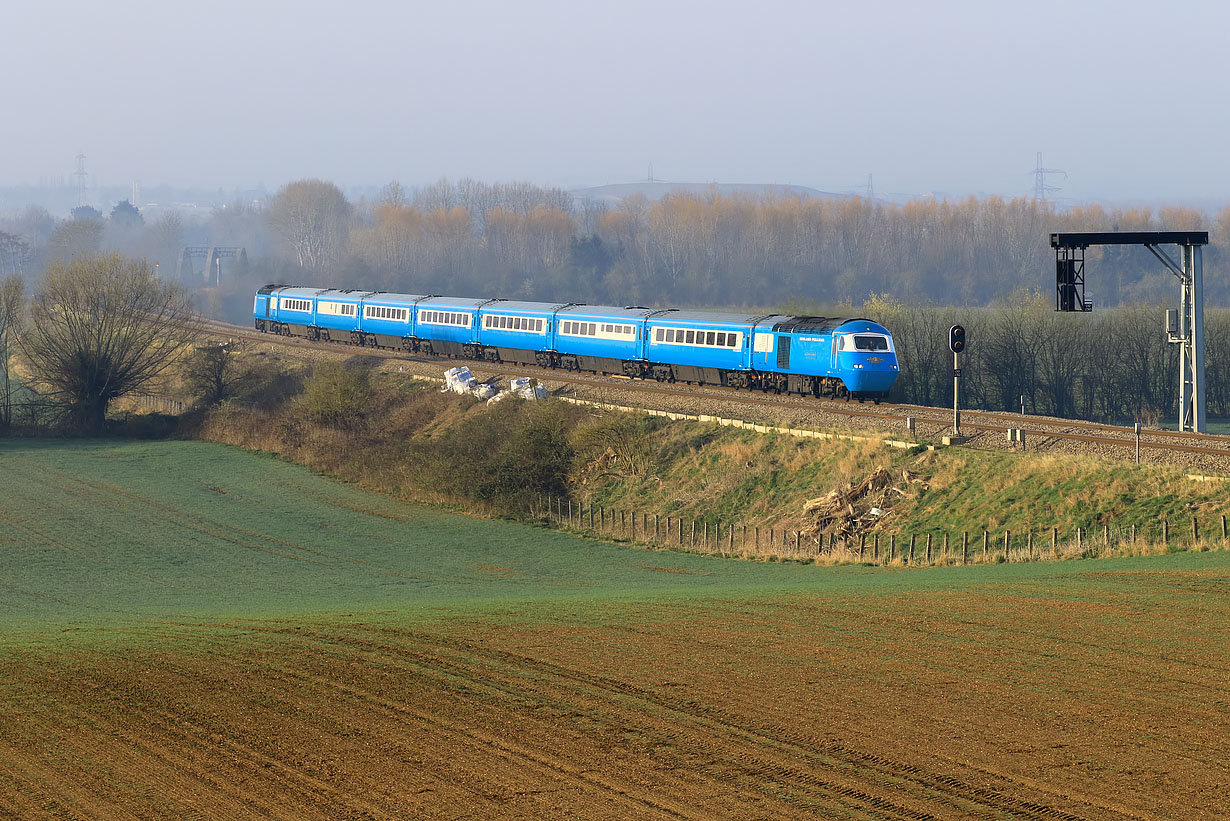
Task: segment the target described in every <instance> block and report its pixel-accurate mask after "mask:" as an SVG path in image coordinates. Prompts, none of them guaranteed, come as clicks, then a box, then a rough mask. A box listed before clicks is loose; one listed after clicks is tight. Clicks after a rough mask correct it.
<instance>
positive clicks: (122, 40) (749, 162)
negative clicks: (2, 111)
mask: <svg viewBox="0 0 1230 821" xmlns="http://www.w3.org/2000/svg"><path fill="white" fill-rule="evenodd" d="M1180 5H1181V6H1182V9H1181V12H1182V13H1181V14H1178V15H1177V18H1176V23H1177V22H1178V18H1181V20H1182V22H1183V23H1184V24H1185V29H1184V31H1183V33H1182V35H1181V37H1179V36H1176V38H1175V41H1174V42H1173V43H1171V44H1170V45H1169V46H1168V47H1167V48H1166V50H1165V51H1164V58H1163V59H1145V58H1144V55H1145V54H1146V51H1145V49H1146V48H1151V47H1152V39H1151V38H1152V37H1153V36H1154V34H1155V33H1156V32H1157V31H1158V30H1159V27H1160V26H1161V25H1162V24H1163V22H1164V19H1165V13H1164V12H1158V10H1157V9H1156V7H1154V6H1152V5H1146V4H1144V3H1143V2H1126V3H1124V2H1119V3H1114V4H1107V3H1101V2H1094V3H1084V4H1075V5H1071V4H1067V3H1064V2H1059V0H1046V2H1041V3H1035V4H1030V5H1029V6H1028V7H1005V6H1000V5H986V4H982V3H977V2H972V0H971V1H968V2H944V3H941V4H939V5H938V6H936V5H932V6H925V7H923V6H917V5H916V4H911V3H904V2H881V3H869V4H864V5H861V6H859V7H857V8H856V7H851V6H848V5H846V4H843V5H841V6H834V5H830V4H823V3H812V2H802V0H769V1H768V2H764V3H759V4H757V5H756V6H755V7H754V8H752V7H750V6H745V5H743V4H740V3H731V2H718V3H701V2H693V0H675V2H667V3H651V2H647V1H646V0H626V2H618V3H616V2H606V1H605V0H599V1H598V2H593V3H587V4H576V3H569V2H564V1H563V0H531V2H527V3H522V4H516V5H508V4H503V3H498V2H495V0H468V1H462V2H457V3H452V4H447V5H446V6H440V5H436V4H422V3H407V4H390V3H384V2H371V1H370V0H356V2H353V3H349V4H347V5H346V7H345V11H344V13H341V14H340V16H339V11H338V8H337V7H336V6H335V5H333V4H326V3H322V2H318V0H309V2H304V3H301V4H297V5H296V7H295V9H296V13H295V14H294V15H293V16H288V15H286V14H285V13H284V10H283V9H282V7H281V6H279V5H277V4H259V3H258V4H250V3H247V2H239V0H219V2H217V3H214V4H210V5H209V6H208V7H180V6H175V5H172V6H167V5H166V4H160V3H155V2H152V1H151V0H122V1H121V2H120V3H118V4H110V5H103V6H100V5H97V4H86V3H82V2H71V3H68V4H57V5H54V6H46V5H33V4H23V5H22V6H20V7H18V8H16V9H12V10H10V12H9V14H8V15H7V16H6V26H5V29H4V31H3V33H0V45H3V48H0V66H2V67H3V68H4V69H6V70H7V71H6V74H7V76H9V77H20V78H21V82H14V83H11V84H10V86H9V100H8V103H9V105H8V110H9V111H10V112H13V113H14V116H12V118H11V122H12V123H13V124H14V127H13V128H12V129H11V130H10V131H9V132H8V133H7V134H6V141H5V142H6V149H7V150H6V151H5V152H3V153H2V154H0V187H4V188H10V189H11V188H14V187H23V186H39V185H40V184H42V185H46V184H48V183H50V184H55V183H57V182H58V181H62V180H67V181H68V183H69V184H70V185H72V181H73V174H74V173H75V172H76V170H77V169H76V165H75V163H76V160H75V158H76V156H77V155H78V154H79V153H83V154H85V156H86V158H87V160H86V163H87V164H86V170H87V173H88V174H90V178H89V179H90V180H91V181H92V182H93V183H94V184H97V185H100V186H103V187H108V186H114V187H117V188H125V189H130V188H131V186H132V184H133V183H139V184H140V185H141V186H142V188H145V189H149V188H152V187H157V186H159V185H168V186H171V187H176V188H180V189H204V190H207V191H217V190H219V189H221V190H222V191H224V192H232V191H244V190H250V189H260V188H263V189H264V190H265V191H268V192H272V191H276V190H277V189H278V188H280V187H281V186H282V185H285V184H286V183H288V182H291V181H294V180H297V179H323V180H329V181H332V182H334V183H336V184H337V185H339V186H341V187H342V188H344V189H346V190H355V189H356V188H359V189H362V188H378V187H379V186H382V185H384V184H386V183H388V182H389V181H392V180H398V181H400V182H401V183H402V184H403V185H404V186H406V187H408V188H414V187H418V186H423V185H430V184H432V183H434V182H436V181H438V180H440V179H448V180H458V179H466V178H469V179H475V180H483V181H488V182H504V181H522V180H524V181H528V182H531V183H533V184H535V185H539V186H550V187H559V188H564V189H569V190H571V189H576V188H579V187H589V186H598V185H606V184H613V183H629V182H638V181H642V180H644V179H646V178H647V177H648V176H649V175H650V174H651V173H652V176H653V177H654V178H655V179H661V180H664V181H668V182H678V183H693V184H696V183H699V184H704V183H708V182H718V183H751V184H767V183H777V184H793V185H802V186H807V187H810V188H815V189H817V190H819V191H825V192H832V193H838V194H847V195H849V194H861V193H863V192H865V191H870V190H872V189H874V192H875V195H876V197H877V198H884V199H886V200H891V201H903V200H908V199H915V198H926V197H931V196H935V197H939V198H945V197H947V198H953V199H958V198H964V197H967V196H970V195H976V196H989V195H996V196H1002V197H1006V198H1012V197H1018V196H1030V195H1032V193H1033V192H1034V191H1035V182H1036V175H1035V169H1036V167H1037V162H1036V158H1037V154H1038V152H1041V153H1042V157H1043V165H1044V166H1045V167H1047V168H1050V169H1053V170H1054V171H1055V172H1056V173H1054V174H1048V175H1047V176H1046V178H1045V183H1046V184H1047V185H1048V186H1054V189H1053V190H1052V191H1051V192H1050V199H1051V200H1052V201H1054V202H1056V203H1057V204H1059V205H1061V206H1064V205H1077V204H1082V203H1089V202H1103V203H1117V204H1119V203H1141V204H1145V203H1152V204H1165V203H1183V204H1202V205H1203V206H1204V207H1214V205H1215V204H1218V203H1224V202H1227V201H1230V187H1227V185H1226V180H1227V178H1228V177H1230V160H1227V158H1226V156H1225V152H1224V150H1223V149H1222V146H1221V140H1220V135H1221V134H1222V133H1224V132H1225V131H1226V125H1227V122H1226V120H1227V118H1228V117H1230V114H1228V113H1227V112H1226V111H1225V109H1224V107H1221V106H1216V105H1209V104H1207V102H1206V101H1207V100H1209V99H1210V97H1212V98H1213V99H1214V100H1215V99H1216V97H1215V95H1210V94H1209V93H1208V91H1209V90H1215V89H1216V78H1218V77H1220V76H1221V75H1222V73H1223V71H1222V69H1223V68H1224V64H1225V63H1226V60H1227V58H1226V57H1225V51H1224V49H1223V48H1222V43H1221V39H1222V38H1221V32H1222V31H1224V30H1225V29H1226V26H1225V23H1227V22H1230V9H1227V8H1226V7H1224V6H1222V5H1220V4H1215V3H1212V2H1198V3H1188V4H1180ZM1193 23H1194V25H1192V24H1193ZM1176 30H1177V25H1176ZM1149 53H1152V52H1149ZM1209 87H1211V89H1210V88H1209ZM1188 100H1194V101H1195V102H1190V103H1189V102H1187V101H1188ZM651 167H652V172H650V168H651ZM1065 174H1066V176H1065ZM869 178H870V184H869ZM99 204H100V205H107V204H108V203H105V202H104V203H99Z"/></svg>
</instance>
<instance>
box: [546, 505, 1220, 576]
mask: <svg viewBox="0 0 1230 821" xmlns="http://www.w3.org/2000/svg"><path fill="white" fill-rule="evenodd" d="M529 513H530V516H531V517H532V518H535V519H538V520H540V521H546V522H549V523H550V524H552V525H553V526H555V527H557V528H559V529H561V530H566V531H570V532H574V533H580V534H583V535H589V536H594V537H597V538H607V539H615V540H618V541H625V542H631V543H634V544H639V545H644V546H646V547H654V548H660V549H676V550H686V551H692V552H698V553H708V554H713V555H721V556H735V557H742V558H755V559H776V560H783V559H785V560H796V561H812V562H815V563H817V564H851V563H863V564H874V565H918V566H939V565H964V564H997V563H1004V562H1028V561H1042V560H1056V559H1069V558H1077V557H1081V558H1099V557H1110V556H1135V555H1143V554H1150V553H1165V552H1179V551H1184V550H1197V551H1200V550H1218V549H1222V548H1224V547H1226V546H1227V545H1228V544H1230V541H1228V540H1227V529H1226V517H1225V516H1220V517H1217V518H1211V519H1206V520H1205V521H1204V522H1201V521H1200V520H1199V519H1198V518H1197V517H1192V518H1190V519H1188V520H1186V521H1184V522H1182V523H1178V522H1176V523H1174V525H1175V526H1172V523H1171V521H1170V520H1169V519H1163V520H1161V521H1158V522H1153V523H1149V524H1147V525H1134V524H1133V525H1123V526H1111V525H1099V526H1097V527H1077V528H1069V529H1061V528H1058V527H1049V528H1031V529H1027V530H1025V531H1023V532H1021V531H1017V532H1013V531H1012V530H1007V529H994V530H993V529H989V528H979V529H977V530H961V531H942V530H922V529H910V528H902V529H898V530H878V529H877V530H871V531H867V532H863V533H858V534H846V535H841V534H836V533H825V532H820V531H815V530H807V529H804V528H789V527H764V526H759V525H756V526H749V525H747V524H746V523H742V522H738V521H726V522H724V521H721V520H716V519H714V520H709V519H693V518H684V517H675V516H665V517H663V516H661V515H660V514H656V513H655V514H650V513H646V512H644V511H639V510H636V509H633V508H617V507H603V506H600V505H586V504H585V503H583V502H577V501H574V500H572V499H569V498H567V497H557V496H543V497H540V498H539V499H538V500H537V501H536V503H535V504H534V505H532V506H531V509H530V511H529Z"/></svg>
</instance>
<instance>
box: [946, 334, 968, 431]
mask: <svg viewBox="0 0 1230 821" xmlns="http://www.w3.org/2000/svg"><path fill="white" fill-rule="evenodd" d="M948 348H949V349H950V350H951V351H952V435H953V436H960V435H961V351H963V350H965V326H963V325H953V326H952V327H951V328H949V329H948Z"/></svg>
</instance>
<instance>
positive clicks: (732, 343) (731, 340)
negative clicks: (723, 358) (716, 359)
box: [726, 334, 739, 348]
mask: <svg viewBox="0 0 1230 821" xmlns="http://www.w3.org/2000/svg"><path fill="white" fill-rule="evenodd" d="M738 346H739V335H738V334H726V347H728V348H737V347H738Z"/></svg>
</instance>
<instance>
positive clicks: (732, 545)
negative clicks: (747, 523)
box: [726, 522, 735, 553]
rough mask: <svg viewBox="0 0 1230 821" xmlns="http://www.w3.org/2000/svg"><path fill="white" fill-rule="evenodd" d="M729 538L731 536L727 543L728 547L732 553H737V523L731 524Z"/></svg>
mask: <svg viewBox="0 0 1230 821" xmlns="http://www.w3.org/2000/svg"><path fill="white" fill-rule="evenodd" d="M729 536H730V539H729V540H728V541H727V542H726V546H727V547H728V548H729V549H730V552H731V553H734V552H735V523H734V522H731V523H730V533H729Z"/></svg>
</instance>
